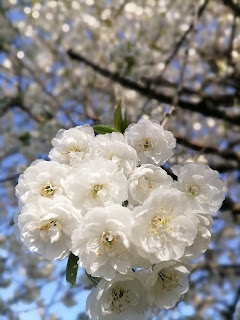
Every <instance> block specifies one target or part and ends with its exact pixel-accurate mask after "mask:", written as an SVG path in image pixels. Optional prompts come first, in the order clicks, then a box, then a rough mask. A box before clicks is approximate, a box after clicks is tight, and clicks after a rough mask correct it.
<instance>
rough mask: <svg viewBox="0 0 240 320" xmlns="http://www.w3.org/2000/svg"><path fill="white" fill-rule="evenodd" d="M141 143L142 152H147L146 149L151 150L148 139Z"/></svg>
mask: <svg viewBox="0 0 240 320" xmlns="http://www.w3.org/2000/svg"><path fill="white" fill-rule="evenodd" d="M142 142H143V143H142V146H143V149H144V151H147V150H148V149H151V148H152V143H151V140H150V139H149V138H146V139H144V140H143V141H142Z"/></svg>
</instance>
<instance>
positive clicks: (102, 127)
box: [93, 124, 115, 134]
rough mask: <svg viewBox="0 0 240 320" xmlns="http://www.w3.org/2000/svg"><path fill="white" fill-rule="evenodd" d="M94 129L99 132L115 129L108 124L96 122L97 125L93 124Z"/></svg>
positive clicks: (108, 131)
mask: <svg viewBox="0 0 240 320" xmlns="http://www.w3.org/2000/svg"><path fill="white" fill-rule="evenodd" d="M93 130H94V131H95V133H99V134H105V133H112V132H113V131H115V130H114V128H112V127H109V126H106V125H104V124H96V125H95V126H93Z"/></svg>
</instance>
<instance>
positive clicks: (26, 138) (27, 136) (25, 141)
mask: <svg viewBox="0 0 240 320" xmlns="http://www.w3.org/2000/svg"><path fill="white" fill-rule="evenodd" d="M18 139H19V140H20V141H21V142H22V144H23V145H24V146H29V144H30V139H31V135H30V133H29V132H27V131H26V132H24V133H23V134H22V135H20V136H19V137H18Z"/></svg>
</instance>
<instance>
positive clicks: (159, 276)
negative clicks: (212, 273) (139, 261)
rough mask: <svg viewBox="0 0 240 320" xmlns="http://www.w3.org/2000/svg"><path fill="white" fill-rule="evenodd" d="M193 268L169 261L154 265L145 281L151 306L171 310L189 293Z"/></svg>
mask: <svg viewBox="0 0 240 320" xmlns="http://www.w3.org/2000/svg"><path fill="white" fill-rule="evenodd" d="M190 269H191V267H190V266H188V268H187V267H186V265H182V264H181V263H180V262H175V261H169V262H162V263H159V264H156V265H154V267H153V270H152V272H151V273H149V274H148V275H147V277H146V280H145V285H146V287H147V288H148V295H147V299H148V302H149V305H150V306H155V305H156V306H158V307H159V308H160V309H169V308H171V307H173V306H174V305H175V304H176V303H177V302H178V300H179V298H180V296H181V295H183V294H184V293H186V292H187V291H188V287H189V283H188V278H187V276H188V275H189V272H190Z"/></svg>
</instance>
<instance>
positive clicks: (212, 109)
mask: <svg viewBox="0 0 240 320" xmlns="http://www.w3.org/2000/svg"><path fill="white" fill-rule="evenodd" d="M67 53H68V55H69V57H70V58H71V59H72V60H75V61H78V62H82V63H84V64H85V65H87V66H89V67H91V68H92V69H93V70H94V71H95V72H97V73H98V74H100V75H102V76H104V77H106V78H108V79H111V80H112V81H114V82H117V83H119V84H120V85H122V86H123V87H125V88H128V89H132V90H135V91H136V92H138V93H140V94H141V95H143V96H145V97H148V98H150V99H155V100H157V101H159V102H161V103H166V104H171V103H172V99H173V97H172V96H167V95H166V94H163V93H159V92H157V91H156V90H153V89H150V88H147V87H145V86H143V85H141V84H139V83H137V82H135V81H133V80H130V79H128V78H125V77H123V76H121V75H120V74H119V73H118V72H112V71H110V70H108V69H107V68H103V67H101V66H99V65H97V64H96V63H94V62H92V61H90V60H88V59H87V58H85V57H83V56H81V55H80V54H77V53H76V52H74V51H73V50H71V49H70V50H68V52H67ZM178 106H179V107H181V108H182V109H186V110H190V111H193V112H198V113H201V114H203V115H205V116H208V117H213V118H218V119H221V120H223V121H227V122H229V123H231V124H234V125H238V126H239V125H240V116H236V115H230V114H227V113H225V112H224V111H222V110H219V109H217V108H216V106H215V104H213V103H211V101H209V100H208V99H202V100H201V101H200V102H198V103H192V102H189V101H186V100H183V99H180V100H179V103H178Z"/></svg>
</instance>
